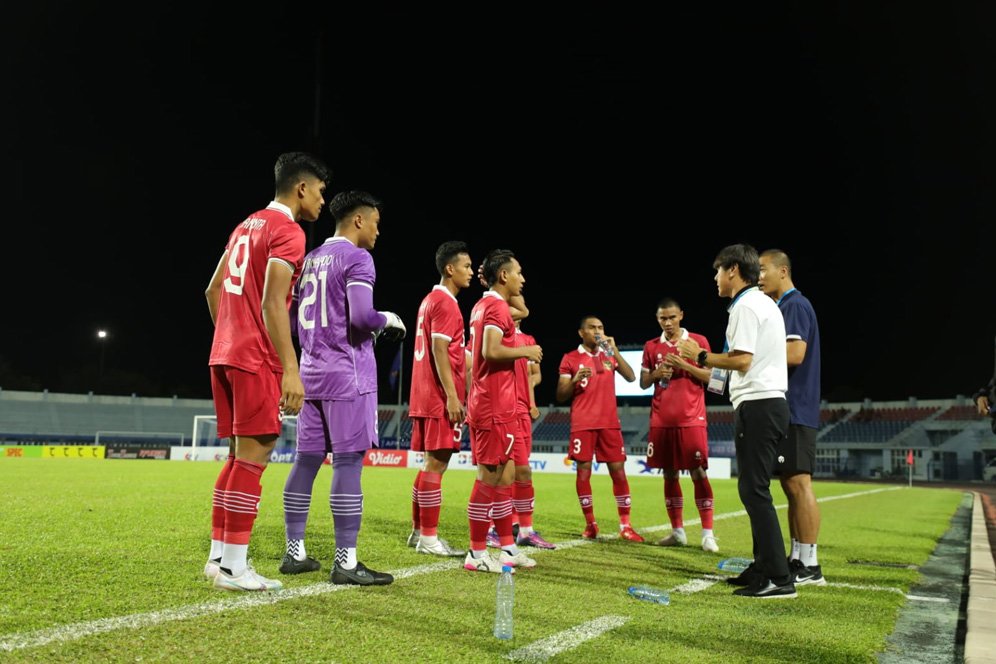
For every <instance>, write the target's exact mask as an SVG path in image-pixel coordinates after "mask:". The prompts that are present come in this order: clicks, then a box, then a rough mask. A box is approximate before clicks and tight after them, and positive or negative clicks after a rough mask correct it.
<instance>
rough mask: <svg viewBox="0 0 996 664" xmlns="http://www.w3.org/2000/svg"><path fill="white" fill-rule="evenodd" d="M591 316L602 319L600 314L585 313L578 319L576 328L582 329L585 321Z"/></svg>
mask: <svg viewBox="0 0 996 664" xmlns="http://www.w3.org/2000/svg"><path fill="white" fill-rule="evenodd" d="M592 318H594V319H596V320H602V319H601V317H600V316H596V315H595V314H585V315H584V316H581V320H579V321H578V329H579V330H583V329H584V324H585V323H587V322H588V321H589V320H591V319H592Z"/></svg>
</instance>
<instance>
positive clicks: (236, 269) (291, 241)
mask: <svg viewBox="0 0 996 664" xmlns="http://www.w3.org/2000/svg"><path fill="white" fill-rule="evenodd" d="M304 244H305V237H304V230H303V229H302V228H301V227H300V226H299V225H298V224H297V222H296V221H294V217H293V216H292V215H291V211H290V208H288V207H287V206H286V205H282V204H280V203H277V202H276V201H272V202H271V203H270V204H269V205H268V206H267V207H266V209H263V210H260V211H258V212H254V213H253V214H251V215H249V217H248V218H246V220H245V221H243V222H242V223H241V224H239V225H238V226H236V227H235V230H234V231H232V234H231V235H230V236H229V237H228V245H227V246H226V250H227V251H228V264H227V265H226V266H225V279H224V282H223V283H222V289H221V299H220V300H219V302H218V313H217V320H216V321H215V326H214V342H213V343H212V344H211V357H210V359H209V360H208V364H209V365H219V364H220V365H226V366H230V367H237V368H239V369H244V370H245V371H250V372H252V373H256V372H257V371H259V369H260V367H261V366H263V365H264V364H266V365H267V366H269V368H271V369H273V370H274V371H282V370H283V367H282V365H281V364H280V358H279V357H278V356H277V351H276V349H275V348H274V347H273V342H272V341H271V340H270V334H269V333H268V332H267V330H266V325H264V324H263V284H264V282H265V281H266V269H267V266H269V264H270V261H279V262H281V263H283V264H285V265H286V266H287V269H288V270H290V271H291V272H292V273H293V275H292V277H291V283H290V285H291V288H290V289H289V290H288V291H287V308H288V310H289V309H290V304H291V293H292V292H293V290H294V288H293V287H294V284H295V282H297V280H298V277H300V276H301V266H302V264H303V262H304Z"/></svg>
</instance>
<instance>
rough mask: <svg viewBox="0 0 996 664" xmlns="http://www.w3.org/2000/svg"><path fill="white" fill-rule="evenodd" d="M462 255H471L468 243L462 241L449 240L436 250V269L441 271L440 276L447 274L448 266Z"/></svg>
mask: <svg viewBox="0 0 996 664" xmlns="http://www.w3.org/2000/svg"><path fill="white" fill-rule="evenodd" d="M460 254H468V255H469V254H470V249H468V247H467V243H466V242H463V241H462V240H449V241H448V242H443V243H442V244H441V245H439V248H438V249H436V269H437V270H439V276H443V275H445V274H446V266H447V265H449V264H450V263H452V262H453V261H454V260H455V259H456V257H457V256H459V255H460Z"/></svg>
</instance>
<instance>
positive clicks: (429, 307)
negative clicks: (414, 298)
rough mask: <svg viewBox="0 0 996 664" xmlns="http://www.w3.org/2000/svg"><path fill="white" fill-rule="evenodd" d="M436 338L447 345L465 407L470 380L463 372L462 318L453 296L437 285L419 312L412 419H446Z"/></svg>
mask: <svg viewBox="0 0 996 664" xmlns="http://www.w3.org/2000/svg"><path fill="white" fill-rule="evenodd" d="M437 338H438V339H445V340H446V343H447V344H448V353H447V354H448V355H449V358H450V369H451V370H452V371H451V374H452V377H453V385H454V387H456V393H457V398H459V399H460V403H465V402H466V399H467V394H466V393H467V379H466V377H465V375H464V371H465V370H466V367H467V361H466V359H465V357H464V336H463V314H462V313H461V312H460V307H459V305H458V304H457V300H456V298H455V297H453V294H452V293H450V291H449V290H448V289H447V288H446V287H445V286H441V285H438V284H437V285H436V286H433V288H432V291H430V292H429V294H428V295H426V296H425V297H424V298H423V299H422V304H421V305H420V306H419V308H418V322H417V323H416V324H415V356H414V359H413V360H412V389H411V395H410V396H409V399H408V414H409V415H410V416H411V417H446V391H445V390H444V389H443V383H442V381H441V380H440V379H439V372H438V370H437V369H436V361H435V359H434V358H433V355H432V342H433V339H437Z"/></svg>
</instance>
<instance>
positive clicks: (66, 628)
mask: <svg viewBox="0 0 996 664" xmlns="http://www.w3.org/2000/svg"><path fill="white" fill-rule="evenodd" d="M462 565H463V564H462V563H457V562H456V561H447V562H440V563H436V564H434V565H420V566H418V567H409V568H407V569H401V570H397V571H392V572H391V573H392V574H393V575H394V578H395V579H406V578H410V577H413V576H420V575H422V574H432V573H433V572H441V571H444V570H449V569H457V568H459V567H462ZM205 583H207V582H206V581H205ZM361 587H362V586H348V585H344V586H337V585H334V584H332V583H327V582H326V583H313V584H311V585H308V586H300V587H298V588H288V589H285V590H281V591H279V592H275V593H266V592H262V593H239V594H238V595H232V596H229V597H226V598H224V599H220V600H213V601H210V602H201V603H200V604H189V605H187V606H182V607H179V608H176V609H163V610H161V611H150V612H149V613H133V614H131V615H128V616H119V617H117V618H100V619H99V620H91V621H88V622H81V623H73V624H70V625H62V626H60V627H52V628H50V629H40V630H37V631H34V632H26V633H24V634H10V635H5V637H4V640H3V641H0V652H10V651H12V650H20V649H22V648H36V647H38V646H44V645H48V644H50V643H56V642H68V641H76V640H78V639H82V638H86V637H88V636H94V635H96V634H103V633H105V632H113V631H116V630H119V629H140V628H143V627H155V626H156V625H161V624H163V623H168V622H173V621H175V620H188V619H190V618H197V617H200V616H208V615H213V614H216V613H224V612H225V611H236V610H239V609H245V608H249V607H253V606H261V605H265V604H276V603H277V602H285V601H287V600H292V599H298V598H299V597H314V596H316V595H324V594H326V593H333V592H339V591H347V590H356V589H357V588H361Z"/></svg>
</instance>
